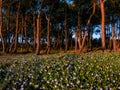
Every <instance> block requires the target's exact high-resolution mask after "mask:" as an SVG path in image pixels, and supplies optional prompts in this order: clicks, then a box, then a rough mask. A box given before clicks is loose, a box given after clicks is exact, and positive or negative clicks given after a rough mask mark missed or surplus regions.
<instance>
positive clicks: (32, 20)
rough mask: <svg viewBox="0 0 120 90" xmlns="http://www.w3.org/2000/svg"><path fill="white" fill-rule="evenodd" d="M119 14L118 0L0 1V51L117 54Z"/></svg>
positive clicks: (119, 27) (119, 3)
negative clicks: (96, 36) (113, 52)
mask: <svg viewBox="0 0 120 90" xmlns="http://www.w3.org/2000/svg"><path fill="white" fill-rule="evenodd" d="M119 11H120V0H69V2H68V0H0V51H1V52H2V53H17V52H28V51H30V52H35V53H36V54H37V55H38V54H40V52H41V53H42V51H44V53H46V54H49V53H51V51H52V50H55V51H61V50H63V51H64V52H67V51H68V50H75V52H78V53H81V52H83V51H84V50H85V51H91V50H93V48H95V47H96V48H98V47H101V50H103V51H105V50H106V49H109V50H112V51H119V50H120V49H119V48H120V12H119ZM96 27H97V28H99V29H98V30H96V29H95V28H96ZM94 33H95V34H98V33H100V34H101V37H100V39H93V34H94ZM73 35H75V38H72V36H73Z"/></svg>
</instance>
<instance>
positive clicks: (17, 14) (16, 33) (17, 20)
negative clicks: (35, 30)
mask: <svg viewBox="0 0 120 90" xmlns="http://www.w3.org/2000/svg"><path fill="white" fill-rule="evenodd" d="M19 10H20V2H19V5H18V11H17V13H16V31H15V46H14V49H13V52H14V53H16V52H17V44H18V29H19V19H18V18H19Z"/></svg>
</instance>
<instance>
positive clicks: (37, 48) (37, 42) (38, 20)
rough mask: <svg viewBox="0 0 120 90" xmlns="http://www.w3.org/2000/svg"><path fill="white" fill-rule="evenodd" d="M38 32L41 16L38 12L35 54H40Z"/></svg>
mask: <svg viewBox="0 0 120 90" xmlns="http://www.w3.org/2000/svg"><path fill="white" fill-rule="evenodd" d="M40 31H41V14H40V11H39V12H38V17H37V31H36V45H37V46H36V54H37V55H38V54H40Z"/></svg>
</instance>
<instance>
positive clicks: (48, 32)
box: [46, 16, 51, 54]
mask: <svg viewBox="0 0 120 90" xmlns="http://www.w3.org/2000/svg"><path fill="white" fill-rule="evenodd" d="M46 19H47V49H46V50H47V54H49V53H50V31H51V22H50V16H46Z"/></svg>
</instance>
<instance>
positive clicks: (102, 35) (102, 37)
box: [100, 0, 106, 51]
mask: <svg viewBox="0 0 120 90" xmlns="http://www.w3.org/2000/svg"><path fill="white" fill-rule="evenodd" d="M100 9H101V17H102V18H101V39H102V40H101V41H102V50H103V51H104V50H105V49H106V44H105V42H106V41H105V9H104V0H100Z"/></svg>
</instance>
